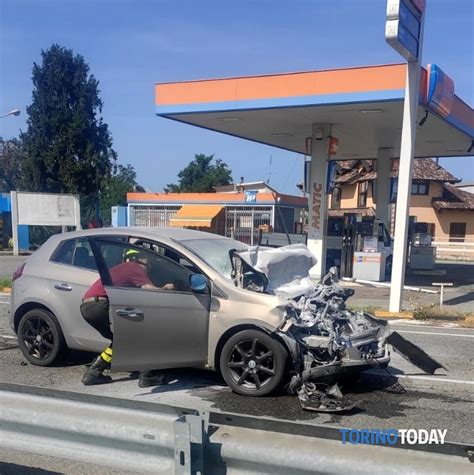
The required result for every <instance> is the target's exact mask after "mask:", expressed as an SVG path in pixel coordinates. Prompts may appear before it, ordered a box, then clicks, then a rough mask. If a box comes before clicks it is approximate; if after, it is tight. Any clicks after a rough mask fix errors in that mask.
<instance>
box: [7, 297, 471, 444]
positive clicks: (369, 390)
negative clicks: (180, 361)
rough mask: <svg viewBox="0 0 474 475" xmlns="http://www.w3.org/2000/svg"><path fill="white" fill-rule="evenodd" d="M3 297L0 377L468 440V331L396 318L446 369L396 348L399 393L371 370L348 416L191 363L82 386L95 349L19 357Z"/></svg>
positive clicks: (353, 392)
mask: <svg viewBox="0 0 474 475" xmlns="http://www.w3.org/2000/svg"><path fill="white" fill-rule="evenodd" d="M8 311H9V303H8V297H7V296H6V295H1V294H0V381H3V382H15V383H20V384H28V385H32V386H41V387H49V388H55V389H63V390H68V391H77V392H83V393H91V394H100V395H105V396H112V397H120V398H130V399H134V400H141V401H150V402H157V403H163V404H172V405H177V406H182V407H191V408H197V409H212V410H220V411H226V412H234V413H239V414H250V415H257V416H262V417H271V418H277V419H282V420H291V421H301V422H304V423H306V424H327V425H330V426H334V427H352V428H360V429H363V428H373V429H390V428H396V429H410V428H415V429H416V428H423V429H447V430H448V433H447V438H446V439H447V440H449V441H454V442H462V443H469V444H474V364H473V363H474V351H473V350H474V329H467V328H459V327H455V326H453V324H448V325H447V326H437V327H434V326H428V325H426V324H425V325H423V324H415V323H408V322H402V323H399V322H395V323H394V324H393V328H394V329H396V330H397V331H399V332H400V333H401V334H402V335H403V336H404V337H406V338H408V339H410V340H411V341H413V342H414V343H416V344H418V345H419V346H421V347H422V348H423V349H424V350H425V351H426V352H428V353H429V354H430V355H431V356H433V357H434V358H436V359H437V360H438V361H439V362H440V363H442V365H443V366H444V367H445V368H446V370H438V371H437V374H436V375H434V376H426V375H423V374H421V373H420V371H419V370H418V369H417V368H416V367H414V366H412V365H410V364H409V363H408V362H406V361H405V360H403V359H402V358H401V357H399V356H398V355H396V354H393V356H392V362H391V367H390V372H391V373H392V374H393V375H397V376H398V378H399V379H398V381H399V382H400V383H401V384H402V385H403V386H404V387H405V389H406V393H402V394H401V393H399V392H398V391H397V390H396V387H393V386H392V384H393V382H394V381H395V379H394V378H393V377H387V376H386V375H384V374H383V373H382V374H380V373H378V372H377V371H376V372H375V373H373V374H366V375H365V376H364V377H363V379H362V380H361V381H360V382H359V383H358V384H357V385H354V386H351V387H347V388H344V391H345V392H346V393H347V394H349V395H350V397H351V398H353V399H355V400H357V401H358V402H357V405H356V408H355V409H354V410H353V411H352V412H351V413H349V414H344V415H335V414H319V413H312V412H305V411H304V410H303V409H302V408H301V406H300V404H299V401H298V399H297V398H296V397H294V396H288V395H286V394H278V395H273V396H271V397H262V398H245V397H242V396H238V395H236V394H233V393H232V392H231V391H230V390H229V389H228V388H227V387H226V386H225V385H224V383H223V381H222V380H221V379H220V377H219V376H217V375H216V374H214V373H211V372H208V371H200V370H193V369H183V370H173V371H169V372H168V380H169V382H168V384H166V385H163V386H158V387H152V388H146V389H140V388H138V386H137V381H136V377H137V376H136V374H129V373H114V374H112V377H113V383H111V384H107V385H103V386H92V387H84V386H82V384H81V383H80V380H81V376H82V374H83V372H84V369H85V366H84V365H85V363H87V362H89V361H90V360H91V359H92V358H93V356H94V355H91V354H86V353H81V352H73V353H71V355H70V357H69V359H68V361H67V362H66V363H65V364H63V365H61V366H58V367H52V368H43V367H36V366H32V365H29V364H27V363H26V361H25V359H24V358H23V357H22V355H21V353H20V351H19V349H18V345H17V342H16V339H15V337H14V336H13V334H12V332H11V329H10V328H9V325H8V322H7V320H8Z"/></svg>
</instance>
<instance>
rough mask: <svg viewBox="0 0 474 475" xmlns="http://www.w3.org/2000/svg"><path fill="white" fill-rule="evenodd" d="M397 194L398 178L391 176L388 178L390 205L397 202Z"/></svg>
mask: <svg viewBox="0 0 474 475" xmlns="http://www.w3.org/2000/svg"><path fill="white" fill-rule="evenodd" d="M397 192H398V178H397V177H395V176H392V178H390V203H395V202H396V201H397Z"/></svg>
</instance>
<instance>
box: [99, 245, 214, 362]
mask: <svg viewBox="0 0 474 475" xmlns="http://www.w3.org/2000/svg"><path fill="white" fill-rule="evenodd" d="M90 241H91V247H92V249H93V251H94V256H95V258H96V261H97V268H98V269H99V273H100V276H101V279H102V282H103V284H104V288H105V291H106V292H107V296H108V298H109V302H110V310H109V315H110V321H111V323H112V331H113V334H114V339H113V358H112V369H113V370H115V371H136V370H148V369H161V368H176V367H187V366H203V365H204V364H205V362H206V361H207V347H208V331H209V307H210V289H209V286H207V288H206V289H203V290H201V291H199V292H193V290H192V289H191V286H190V276H191V275H193V274H192V272H191V271H190V270H189V269H186V268H185V267H183V266H181V265H180V264H178V263H176V262H174V261H172V260H170V259H168V258H166V257H165V256H162V255H158V254H156V253H155V252H153V251H151V250H146V249H143V248H141V247H137V246H133V245H130V244H127V243H124V242H118V241H116V240H113V239H103V238H90ZM133 256H135V258H136V256H140V260H138V259H136V260H133V259H132V257H133ZM136 266H139V268H137V267H136ZM124 270H125V274H126V275H125V276H124ZM137 275H138V277H137ZM143 275H144V276H145V277H143ZM144 282H145V287H146V288H144V287H143V286H142V285H144ZM151 284H152V285H153V286H154V287H152V285H151ZM166 284H168V285H166ZM170 284H172V285H170ZM164 286H166V289H164V288H163V287H164Z"/></svg>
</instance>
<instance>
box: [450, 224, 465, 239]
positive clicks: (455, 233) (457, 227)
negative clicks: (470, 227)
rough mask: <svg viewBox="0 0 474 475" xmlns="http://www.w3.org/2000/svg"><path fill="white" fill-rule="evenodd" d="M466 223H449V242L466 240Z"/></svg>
mask: <svg viewBox="0 0 474 475" xmlns="http://www.w3.org/2000/svg"><path fill="white" fill-rule="evenodd" d="M465 237H466V223H451V224H450V225H449V242H464V239H465Z"/></svg>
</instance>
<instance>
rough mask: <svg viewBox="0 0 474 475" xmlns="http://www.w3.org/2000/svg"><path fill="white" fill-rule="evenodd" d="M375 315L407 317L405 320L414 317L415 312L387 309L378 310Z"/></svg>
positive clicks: (396, 317)
mask: <svg viewBox="0 0 474 475" xmlns="http://www.w3.org/2000/svg"><path fill="white" fill-rule="evenodd" d="M374 315H375V316H376V317H377V318H385V319H390V318H394V319H397V320H398V319H405V320H412V319H413V312H389V311H387V310H376V311H375V312H374Z"/></svg>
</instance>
